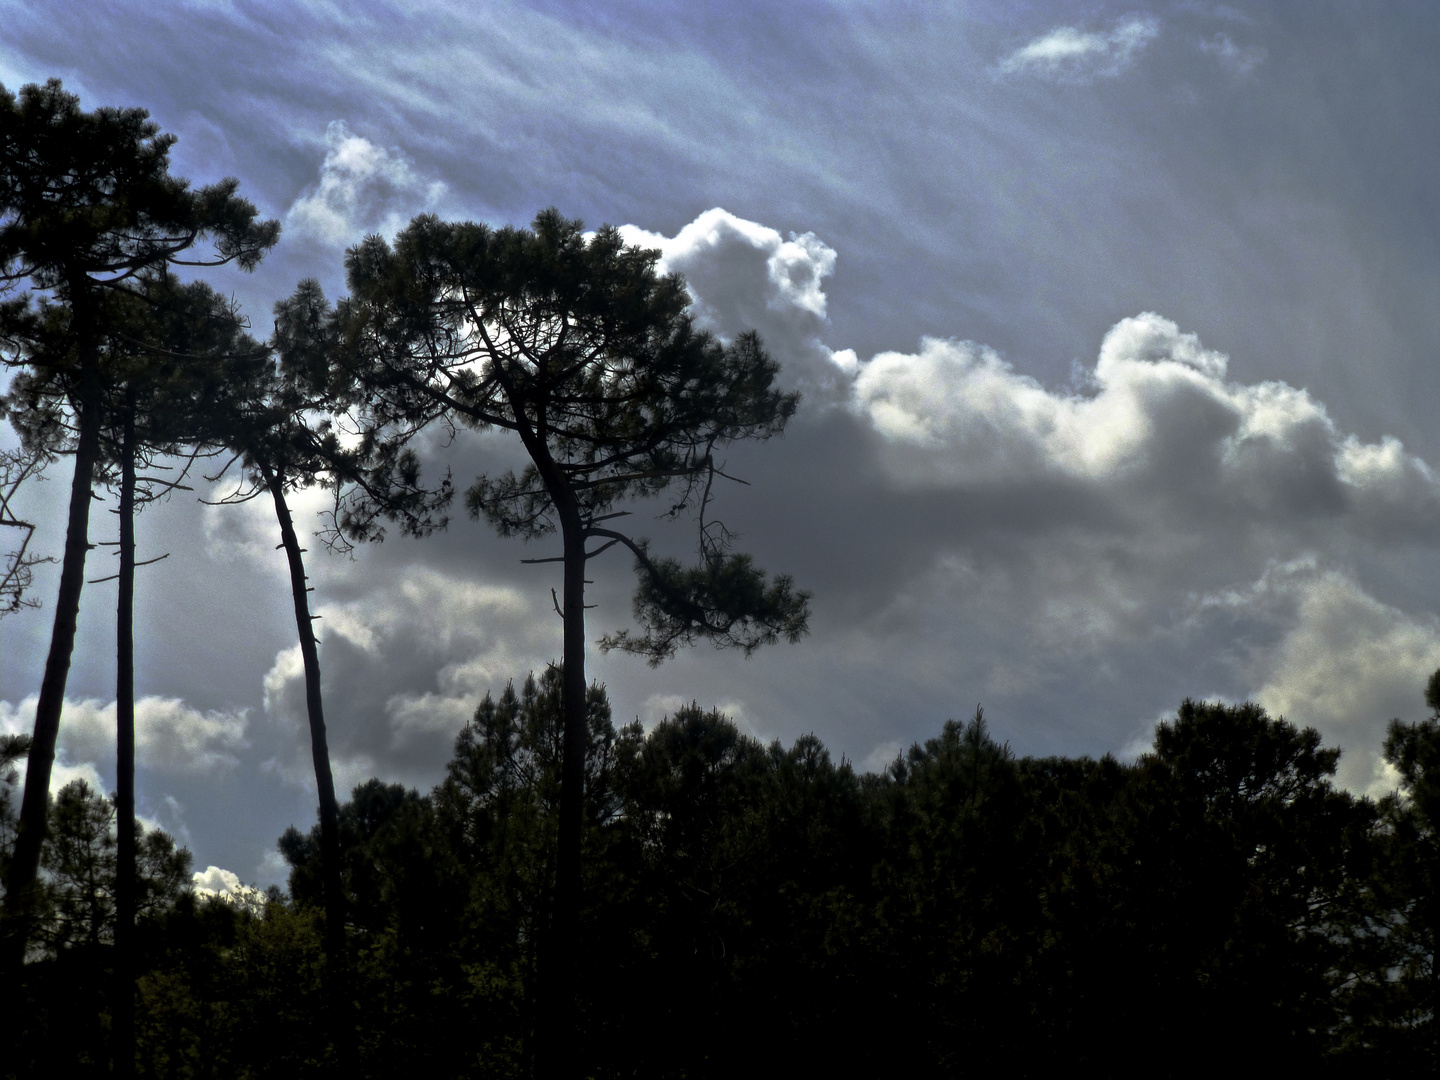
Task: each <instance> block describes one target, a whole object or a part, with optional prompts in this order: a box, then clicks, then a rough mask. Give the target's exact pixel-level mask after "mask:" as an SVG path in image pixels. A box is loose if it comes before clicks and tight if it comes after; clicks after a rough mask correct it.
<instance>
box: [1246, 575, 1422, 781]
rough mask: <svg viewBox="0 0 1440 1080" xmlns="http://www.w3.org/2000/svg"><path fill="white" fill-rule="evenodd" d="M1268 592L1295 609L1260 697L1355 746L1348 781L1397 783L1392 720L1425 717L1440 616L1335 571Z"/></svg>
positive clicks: (1345, 773)
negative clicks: (1385, 745)
mask: <svg viewBox="0 0 1440 1080" xmlns="http://www.w3.org/2000/svg"><path fill="white" fill-rule="evenodd" d="M1263 591H1265V592H1268V593H1272V594H1274V593H1278V594H1280V595H1281V596H1283V597H1285V598H1286V599H1288V600H1289V601H1290V602H1291V604H1293V607H1294V617H1293V620H1292V621H1291V622H1290V625H1289V626H1288V627H1287V629H1286V631H1285V633H1284V636H1283V637H1282V638H1281V640H1280V642H1279V644H1278V645H1277V646H1276V647H1275V648H1274V649H1273V650H1270V651H1269V652H1268V654H1267V655H1266V656H1265V658H1264V660H1263V662H1262V663H1261V664H1260V665H1258V668H1259V674H1260V678H1261V679H1262V680H1263V681H1261V684H1260V686H1259V689H1257V690H1256V691H1255V693H1254V699H1255V700H1256V701H1257V702H1259V703H1260V704H1261V705H1263V706H1264V707H1265V708H1266V709H1267V710H1269V712H1270V713H1271V714H1272V715H1274V716H1285V717H1287V718H1289V719H1291V720H1293V721H1294V722H1296V723H1298V724H1302V725H1305V726H1309V727H1314V728H1317V729H1318V730H1319V731H1320V732H1321V733H1322V734H1323V735H1325V737H1326V740H1327V742H1328V743H1329V744H1330V745H1337V744H1338V745H1340V746H1341V747H1343V748H1345V750H1346V753H1345V756H1344V757H1342V759H1341V764H1340V773H1339V779H1340V781H1341V782H1342V783H1343V784H1345V785H1346V786H1347V787H1350V788H1351V789H1353V790H1356V791H1360V792H1370V793H1372V794H1374V793H1383V792H1384V791H1386V790H1390V789H1393V787H1394V783H1395V776H1394V773H1393V770H1391V769H1389V768H1388V767H1387V766H1386V765H1385V763H1384V761H1383V760H1382V759H1381V757H1380V754H1379V752H1378V751H1379V746H1380V744H1381V742H1382V740H1383V738H1384V732H1385V728H1386V725H1387V724H1388V723H1389V721H1390V720H1391V719H1392V718H1397V717H1398V718H1402V719H1411V720H1413V719H1418V716H1419V714H1420V712H1421V708H1422V704H1423V691H1424V688H1425V682H1426V680H1427V679H1428V678H1429V676H1430V673H1431V672H1433V671H1434V670H1435V669H1436V668H1440V619H1437V618H1436V617H1435V616H1433V615H1425V616H1416V615H1411V614H1408V613H1406V612H1404V611H1402V610H1400V609H1399V608H1397V607H1394V606H1392V605H1390V604H1385V603H1382V602H1380V601H1379V600H1377V599H1375V598H1374V597H1373V596H1370V595H1369V594H1368V593H1366V592H1365V591H1364V589H1362V588H1361V587H1360V586H1359V584H1358V583H1356V582H1355V581H1354V580H1353V579H1351V578H1350V577H1349V576H1348V575H1346V574H1344V573H1342V572H1339V571H1334V570H1330V571H1320V570H1314V571H1311V572H1304V571H1301V572H1299V573H1291V574H1289V575H1285V576H1284V577H1282V578H1281V580H1279V581H1277V582H1273V583H1271V584H1270V585H1269V586H1268V587H1267V588H1265V589H1264V590H1263Z"/></svg>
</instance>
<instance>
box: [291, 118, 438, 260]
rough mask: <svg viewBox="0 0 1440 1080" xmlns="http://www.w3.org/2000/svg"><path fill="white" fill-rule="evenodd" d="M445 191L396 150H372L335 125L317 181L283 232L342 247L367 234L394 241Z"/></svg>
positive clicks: (327, 137)
mask: <svg viewBox="0 0 1440 1080" xmlns="http://www.w3.org/2000/svg"><path fill="white" fill-rule="evenodd" d="M446 191H447V188H446V185H445V184H444V183H442V182H441V181H439V180H430V179H426V178H424V177H422V176H421V175H420V174H419V173H417V172H416V170H415V167H414V166H413V165H412V164H411V162H410V161H409V160H407V159H406V158H405V156H404V155H403V154H402V153H401V152H400V151H399V150H398V149H390V150H386V149H385V148H384V147H380V146H376V145H375V144H374V143H372V142H371V141H370V140H368V139H366V138H364V137H362V136H360V135H356V134H355V133H354V132H352V131H351V130H350V128H349V127H348V126H346V124H345V121H343V120H334V121H332V122H331V123H330V125H329V127H327V128H326V129H325V160H324V161H323V162H322V163H321V165H320V178H319V180H318V181H317V182H316V183H314V184H312V185H311V186H310V187H308V188H306V189H305V191H304V192H303V193H302V194H301V195H300V197H299V198H297V199H296V200H295V202H294V204H292V205H291V207H290V209H289V211H287V212H286V215H285V228H286V230H287V231H288V232H290V233H292V234H298V235H299V236H301V237H303V238H305V239H309V240H315V241H318V242H320V243H322V244H326V245H329V246H331V247H337V248H338V247H344V246H345V245H347V244H353V243H355V242H356V241H358V240H359V239H360V238H361V237H362V236H364V235H365V234H366V233H375V232H378V233H384V234H386V235H393V234H394V233H396V232H398V231H399V230H400V229H401V228H403V227H404V226H405V224H406V223H407V222H408V221H409V220H410V218H411V217H413V216H414V215H415V214H419V213H424V212H426V211H429V210H433V209H435V208H436V207H437V206H438V205H439V204H440V202H441V201H442V200H443V199H444V197H445V194H446Z"/></svg>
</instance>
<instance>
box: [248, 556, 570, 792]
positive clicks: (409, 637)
mask: <svg viewBox="0 0 1440 1080" xmlns="http://www.w3.org/2000/svg"><path fill="white" fill-rule="evenodd" d="M318 614H319V615H320V616H321V617H322V618H321V621H320V622H318V623H317V626H319V627H321V628H322V629H321V631H320V636H321V638H322V642H323V644H322V648H321V656H320V665H321V672H322V678H323V687H324V695H325V697H324V702H325V714H326V726H327V730H328V734H329V742H330V748H331V764H332V768H333V769H334V771H335V774H336V787H337V789H338V790H340V791H341V792H342V793H343V792H344V791H348V790H349V788H351V787H353V786H354V785H355V784H357V783H359V782H361V781H362V780H365V779H367V778H369V777H371V776H375V775H384V776H386V777H388V778H392V779H399V780H402V781H405V782H410V783H421V782H425V777H426V776H428V773H424V770H425V769H427V768H433V764H431V763H433V762H434V761H436V760H444V756H445V754H446V752H447V751H448V749H449V747H450V744H451V743H452V742H453V740H454V738H455V735H456V734H457V733H458V732H459V730H460V728H461V727H462V726H464V724H465V723H466V721H468V720H469V719H470V717H471V715H473V713H474V711H475V707H476V705H478V704H479V702H480V699H481V698H482V697H483V696H484V695H485V693H486V692H487V691H492V690H498V689H500V688H502V687H503V686H504V685H505V682H506V681H507V680H509V679H511V678H516V677H523V676H524V674H525V672H527V671H530V670H535V669H537V668H538V667H540V666H541V665H542V664H543V663H544V662H546V661H547V660H548V659H549V658H550V657H551V656H553V655H554V654H555V651H556V650H557V647H558V644H559V642H558V637H559V635H558V632H557V631H558V627H559V620H558V619H553V618H552V619H551V620H546V619H545V617H544V615H545V613H544V612H543V611H541V612H538V613H537V612H535V611H534V610H533V608H532V605H531V604H530V603H529V601H528V600H526V599H525V598H524V597H523V596H522V595H521V594H520V593H519V592H518V591H517V590H516V589H513V588H509V587H506V586H495V585H487V584H480V583H477V582H474V581H469V580H465V579H463V578H456V577H452V576H449V575H446V574H443V573H440V572H439V571H436V570H433V569H428V568H423V567H419V566H411V567H409V568H407V569H405V570H403V571H401V572H400V573H399V575H398V577H397V579H396V580H394V581H393V582H392V583H390V584H388V585H387V586H384V587H381V588H378V589H374V590H370V591H367V592H366V593H365V595H364V597H363V598H362V599H358V600H354V601H347V602H332V603H327V604H322V605H320V607H319V608H318ZM552 622H553V623H554V625H553V626H552V625H551V623H552ZM304 677H305V673H304V665H303V663H302V660H301V656H300V649H299V646H298V645H297V646H292V647H290V648H287V649H284V650H281V651H280V652H279V653H278V654H277V655H276V657H275V662H274V664H273V665H272V666H271V668H270V670H269V671H268V672H267V673H266V675H265V680H264V688H265V712H266V715H267V716H268V717H269V718H270V719H271V721H272V722H273V723H274V724H275V725H276V726H278V727H279V728H280V729H281V730H282V731H283V732H285V733H287V735H288V737H287V740H286V741H287V742H288V743H289V744H290V747H289V749H288V750H287V751H286V752H285V753H282V754H280V755H277V756H276V757H275V758H273V759H271V761H270V762H269V763H267V768H269V769H270V770H271V771H273V772H276V773H277V774H278V775H280V776H281V777H282V778H284V779H285V780H287V781H288V782H290V783H294V784H297V785H300V786H304V787H311V786H313V784H314V776H313V766H312V762H311V758H310V753H309V735H308V731H309V722H308V719H307V713H306V707H305V683H304Z"/></svg>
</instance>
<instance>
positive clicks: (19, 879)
mask: <svg viewBox="0 0 1440 1080" xmlns="http://www.w3.org/2000/svg"><path fill="white" fill-rule="evenodd" d="M76 317H77V318H80V319H81V320H82V322H83V321H85V317H84V316H83V315H81V314H80V313H79V312H77V315H76ZM80 351H81V364H82V370H81V383H80V394H79V398H80V400H79V402H78V408H77V412H78V414H79V416H78V420H79V425H80V437H79V440H78V441H77V443H76V447H75V477H74V479H73V480H72V481H71V483H70V516H69V522H68V523H67V525H66V529H65V555H64V558H63V559H62V561H61V565H60V591H59V595H58V596H57V597H56V600H55V623H54V628H53V629H52V630H51V632H50V654H49V656H48V657H46V660H45V678H44V680H43V681H42V682H41V683H40V700H39V701H38V702H37V703H36V706H35V732H34V735H33V741H32V742H31V744H30V757H29V764H28V766H27V767H26V770H25V794H24V796H23V797H22V799H21V802H20V821H19V824H18V827H17V829H16V835H15V852H14V854H13V856H12V857H11V860H10V867H9V872H8V873H7V874H6V875H5V906H4V908H3V910H0V983H3V985H4V986H5V987H6V990H7V991H13V990H14V988H15V987H16V986H17V984H18V980H19V978H20V967H21V965H22V964H24V962H25V950H26V947H27V946H28V945H29V943H30V934H31V930H32V925H31V924H32V922H33V921H34V917H35V902H36V892H37V882H36V878H37V875H38V874H39V870H40V849H41V847H42V846H43V845H44V843H45V817H46V812H47V809H48V806H49V793H50V773H51V770H52V769H53V767H54V765H55V740H56V737H57V736H58V735H59V732H60V710H61V708H62V707H63V706H64V703H65V683H66V681H67V680H68V679H69V676H70V656H71V653H72V652H73V651H74V649H75V624H76V620H77V619H78V617H79V614H80V593H81V590H82V589H83V588H84V586H85V556H86V554H87V553H88V552H89V550H90V537H89V530H90V499H91V493H90V487H91V484H92V483H93V481H94V474H95V463H96V461H97V460H98V459H99V456H100V420H101V403H100V392H99V390H100V387H99V381H100V376H99V371H98V370H97V367H98V363H99V357H98V353H97V348H96V344H95V341H94V337H93V335H89V336H88V337H87V339H86V340H82V343H81V350H80Z"/></svg>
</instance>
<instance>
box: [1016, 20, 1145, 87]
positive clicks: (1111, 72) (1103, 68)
mask: <svg viewBox="0 0 1440 1080" xmlns="http://www.w3.org/2000/svg"><path fill="white" fill-rule="evenodd" d="M1159 34H1160V23H1159V22H1158V21H1157V20H1156V19H1153V18H1149V17H1143V16H1132V17H1131V18H1128V19H1123V20H1121V21H1120V22H1117V23H1116V24H1115V26H1114V28H1113V29H1112V30H1111V31H1110V32H1109V33H1096V32H1084V31H1080V30H1076V29H1075V28H1074V27H1070V26H1057V27H1056V28H1055V29H1054V30H1051V31H1050V32H1049V33H1047V34H1043V35H1042V36H1040V37H1038V38H1036V39H1035V40H1034V41H1032V42H1030V43H1029V44H1028V45H1023V46H1021V47H1020V48H1019V49H1016V50H1015V51H1014V52H1013V53H1011V54H1010V55H1009V56H1007V57H1006V58H1005V59H1004V60H1002V61H1001V62H1000V70H1001V71H1002V72H1003V73H1005V74H1007V75H1015V74H1023V75H1038V76H1041V77H1043V78H1049V79H1055V80H1057V81H1064V82H1087V81H1089V80H1091V79H1095V78H1113V77H1115V76H1116V75H1119V74H1121V73H1122V72H1124V71H1126V70H1127V69H1128V68H1129V67H1130V66H1131V65H1132V64H1133V63H1134V62H1135V59H1136V58H1137V57H1138V56H1139V55H1140V53H1141V51H1143V50H1144V48H1145V47H1146V46H1147V45H1149V44H1150V42H1151V41H1153V40H1154V39H1155V38H1156V37H1158V36H1159Z"/></svg>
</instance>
